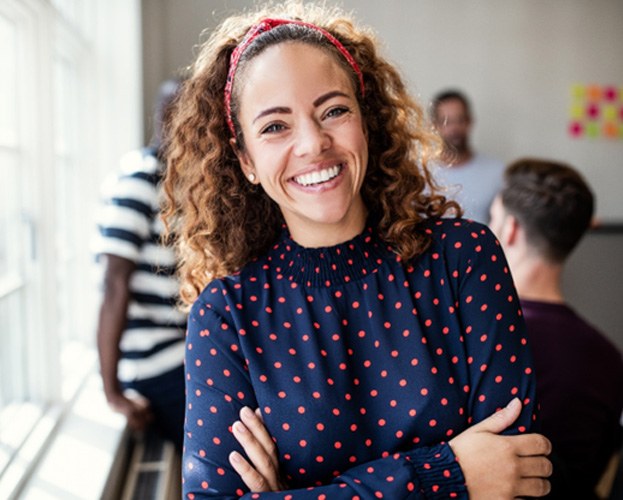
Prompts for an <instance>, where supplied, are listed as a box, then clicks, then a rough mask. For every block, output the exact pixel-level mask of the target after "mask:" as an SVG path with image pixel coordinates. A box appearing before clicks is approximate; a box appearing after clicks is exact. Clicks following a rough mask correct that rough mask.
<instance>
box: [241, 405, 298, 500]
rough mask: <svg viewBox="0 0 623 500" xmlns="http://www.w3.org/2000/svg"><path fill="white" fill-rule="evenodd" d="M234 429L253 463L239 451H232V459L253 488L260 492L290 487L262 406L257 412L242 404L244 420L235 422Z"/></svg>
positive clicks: (252, 490) (246, 481) (243, 478)
mask: <svg viewBox="0 0 623 500" xmlns="http://www.w3.org/2000/svg"><path fill="white" fill-rule="evenodd" d="M232 430H233V433H234V437H235V438H236V439H237V440H238V442H239V443H240V444H241V445H242V447H243V448H244V451H245V453H246V454H247V456H248V457H249V460H250V461H251V463H249V462H248V461H247V460H245V458H244V457H243V456H242V455H241V454H240V453H238V452H237V451H232V452H231V453H230V454H229V463H230V464H231V466H232V467H233V468H234V470H235V471H236V472H237V473H238V475H239V476H240V477H241V478H242V480H243V481H244V484H246V485H247V487H248V488H249V490H250V491H251V492H253V493H259V492H265V491H283V490H285V489H287V488H286V486H285V485H284V483H282V482H281V479H280V477H279V461H278V460H277V447H276V446H275V442H274V441H273V438H272V437H271V435H270V434H269V433H268V431H267V430H266V426H265V425H264V421H263V420H262V416H261V413H260V411H259V408H258V409H257V410H256V411H255V412H253V410H251V409H250V408H249V407H247V406H245V407H244V408H242V410H240V420H238V421H236V422H234V425H233V426H232Z"/></svg>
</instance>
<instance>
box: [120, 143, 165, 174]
mask: <svg viewBox="0 0 623 500" xmlns="http://www.w3.org/2000/svg"><path fill="white" fill-rule="evenodd" d="M162 170H163V165H162V162H161V161H160V160H159V159H158V156H157V154H156V150H154V149H153V148H141V149H136V150H132V151H128V152H127V153H125V154H124V155H123V156H122V157H121V159H120V161H119V175H120V177H121V178H134V179H142V180H145V181H149V182H152V183H156V182H158V180H159V177H160V176H161V175H162Z"/></svg>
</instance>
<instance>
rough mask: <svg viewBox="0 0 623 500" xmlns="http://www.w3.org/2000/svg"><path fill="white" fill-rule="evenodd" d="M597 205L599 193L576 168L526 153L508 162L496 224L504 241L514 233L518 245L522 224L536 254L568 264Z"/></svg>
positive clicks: (496, 207)
mask: <svg viewBox="0 0 623 500" xmlns="http://www.w3.org/2000/svg"><path fill="white" fill-rule="evenodd" d="M593 210H594V198H593V193H592V191H591V189H590V187H589V186H588V184H587V183H586V181H585V180H584V179H583V177H582V176H581V175H580V174H579V173H578V172H577V171H576V170H574V169H573V168H572V167H570V166H568V165H564V164H562V163H557V162H554V161H548V160H541V159H531V158H526V159H521V160H518V161H516V162H514V163H512V164H511V165H509V166H508V167H507V169H506V171H505V174H504V187H503V188H502V190H501V191H500V193H499V194H498V196H497V197H496V199H495V200H494V202H493V204H492V206H491V223H490V225H491V229H492V230H493V231H494V232H495V233H496V234H497V235H498V237H499V238H500V239H501V240H502V243H503V244H504V243H505V241H504V240H506V239H507V238H509V237H510V238H511V240H510V244H512V243H513V241H512V238H513V237H512V236H511V235H512V232H513V231H514V230H516V229H517V228H521V230H522V231H523V234H524V237H523V239H524V240H525V245H527V246H528V247H529V250H531V251H532V253H533V254H535V255H537V256H538V257H540V258H541V259H543V260H545V261H547V262H550V263H553V264H562V263H563V262H564V261H565V259H566V258H567V257H568V256H569V254H570V253H571V251H572V250H573V249H574V248H575V246H576V245H577V243H578V242H579V241H580V239H581V238H582V236H583V235H584V233H585V232H586V230H587V229H588V227H589V226H590V223H591V219H592V217H593ZM507 244H508V242H507Z"/></svg>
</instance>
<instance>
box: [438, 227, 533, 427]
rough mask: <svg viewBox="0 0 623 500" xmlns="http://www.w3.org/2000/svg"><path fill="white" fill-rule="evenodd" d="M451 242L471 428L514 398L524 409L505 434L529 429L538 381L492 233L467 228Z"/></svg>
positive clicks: (505, 266) (503, 260)
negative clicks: (520, 402)
mask: <svg viewBox="0 0 623 500" xmlns="http://www.w3.org/2000/svg"><path fill="white" fill-rule="evenodd" d="M468 227H469V228H470V229H469V230H468V231H467V232H460V233H459V235H461V236H460V239H457V240H455V241H453V242H452V241H451V242H450V243H451V244H452V246H453V248H454V249H456V252H457V254H458V262H457V268H458V280H457V286H458V289H459V292H458V297H459V302H458V308H457V310H458V313H459V315H460V318H461V325H462V330H463V332H462V333H463V341H464V344H465V350H466V356H467V363H468V367H469V368H468V369H469V381H470V384H469V387H465V388H464V390H465V391H466V392H468V393H469V407H468V409H469V419H470V420H469V423H470V424H474V423H477V422H479V421H481V420H483V419H485V418H486V417H488V416H490V415H491V414H492V413H493V412H495V411H496V410H499V409H500V408H503V407H504V406H506V404H507V403H508V402H509V401H511V400H512V399H513V398H515V397H518V398H519V399H520V400H521V401H522V403H523V410H522V413H521V415H520V416H519V418H518V419H517V420H516V421H515V423H514V424H513V425H512V426H511V427H509V428H508V429H507V430H506V431H504V434H518V433H523V432H527V431H529V430H531V428H532V427H533V423H534V422H535V420H536V402H535V391H536V381H535V376H534V373H533V368H532V366H533V365H532V357H531V354H530V349H529V345H528V342H527V338H526V328H525V322H524V319H523V315H522V311H521V306H520V303H519V300H518V298H517V293H516V291H515V286H514V284H513V280H512V277H511V273H510V270H509V267H508V264H507V262H506V258H505V256H504V253H503V251H502V248H501V246H500V244H499V242H498V241H497V240H496V238H495V237H494V236H493V234H492V233H491V231H490V230H489V229H488V228H487V227H486V226H483V225H481V224H471V225H469V226H468Z"/></svg>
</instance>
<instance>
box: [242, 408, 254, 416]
mask: <svg viewBox="0 0 623 500" xmlns="http://www.w3.org/2000/svg"><path fill="white" fill-rule="evenodd" d="M253 415H255V413H253V410H252V409H251V408H249V407H248V406H243V407H242V409H241V410H240V416H241V417H246V418H250V417H252V416H253Z"/></svg>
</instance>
